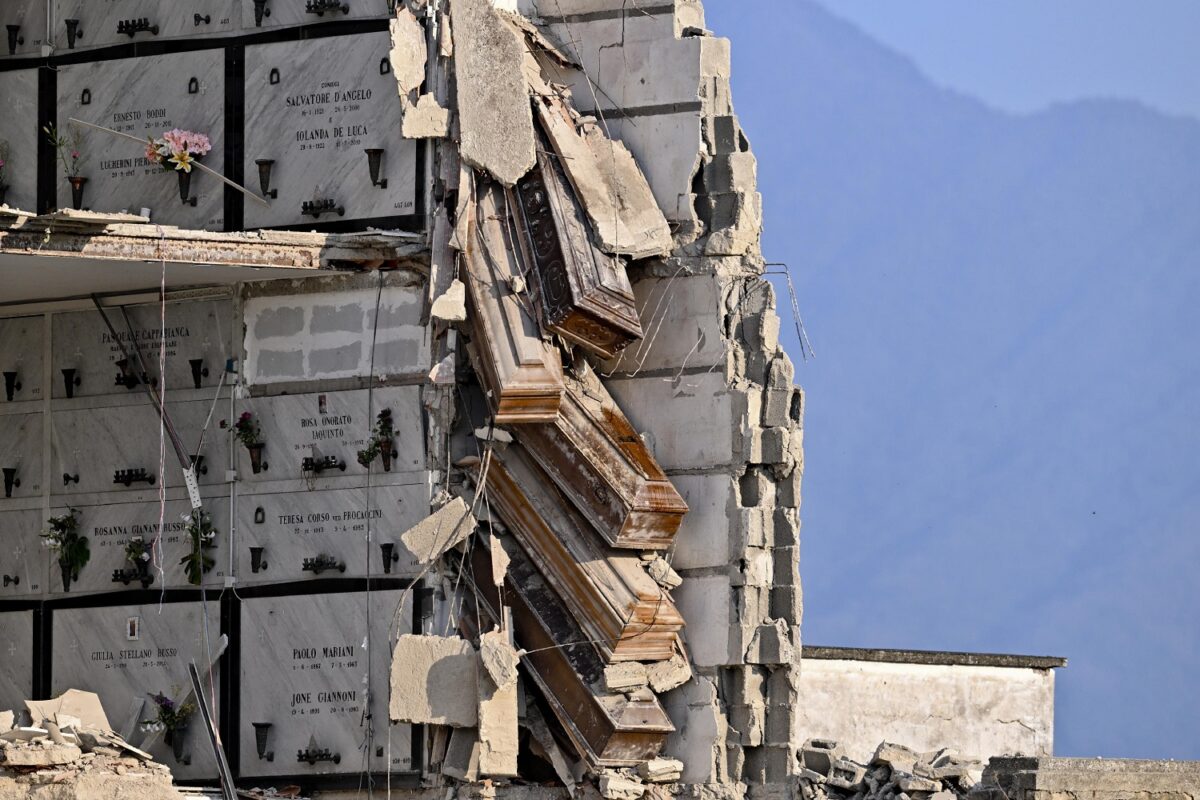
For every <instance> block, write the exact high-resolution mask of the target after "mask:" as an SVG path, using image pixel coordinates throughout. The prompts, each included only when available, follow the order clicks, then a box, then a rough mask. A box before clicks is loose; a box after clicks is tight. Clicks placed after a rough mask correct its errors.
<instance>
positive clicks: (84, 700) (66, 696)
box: [25, 689, 112, 731]
mask: <svg viewBox="0 0 1200 800" xmlns="http://www.w3.org/2000/svg"><path fill="white" fill-rule="evenodd" d="M25 707H26V708H27V709H28V710H29V718H30V720H31V721H32V722H33V723H34V724H35V725H37V724H39V723H40V722H41V721H42V720H47V719H48V720H53V719H54V718H55V715H57V714H69V715H70V716H73V717H77V718H78V719H79V721H80V723H81V724H82V725H83V726H84V727H87V728H94V729H96V730H101V731H108V730H112V725H111V724H110V723H109V721H108V716H107V715H106V714H105V713H104V706H103V705H101V704H100V696H99V695H97V694H96V693H95V692H85V691H82V690H80V689H68V690H67V691H65V692H63V693H62V694H60V695H59V696H58V697H54V698H51V699H50V700H26V701H25Z"/></svg>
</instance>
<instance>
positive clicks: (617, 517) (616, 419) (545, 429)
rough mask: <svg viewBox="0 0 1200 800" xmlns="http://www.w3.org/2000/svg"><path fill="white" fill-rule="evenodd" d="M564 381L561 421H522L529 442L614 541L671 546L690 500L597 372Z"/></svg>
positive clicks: (622, 544) (543, 465)
mask: <svg viewBox="0 0 1200 800" xmlns="http://www.w3.org/2000/svg"><path fill="white" fill-rule="evenodd" d="M564 380H565V382H566V388H567V390H566V393H565V394H564V395H563V402H562V406H561V407H560V408H559V411H558V416H557V417H556V418H555V420H554V422H550V423H540V424H537V425H525V426H522V427H521V429H520V430H519V431H518V437H519V438H520V441H521V444H522V445H524V446H525V449H526V450H528V451H529V454H530V455H532V456H533V457H534V459H535V460H536V461H537V462H538V465H539V466H541V468H542V469H543V470H545V471H546V474H547V475H549V476H550V477H551V478H552V479H553V480H554V483H555V485H557V486H558V488H559V489H560V490H561V491H562V493H563V494H565V495H566V496H567V497H568V498H570V500H571V502H572V503H574V504H575V507H576V508H577V509H578V510H579V513H581V514H582V515H583V516H584V517H585V518H586V519H587V521H588V522H589V523H591V525H592V527H593V528H595V529H596V531H597V532H599V534H600V535H601V536H602V537H604V540H605V541H606V542H608V544H610V545H612V546H613V547H627V548H632V549H636V550H665V549H667V548H669V547H670V546H671V542H672V541H673V540H674V538H675V533H676V532H677V531H678V530H679V524H680V523H681V522H682V521H683V515H684V514H686V513H687V510H688V509H687V504H686V503H685V502H684V501H683V498H682V497H680V496H679V492H677V491H676V490H675V487H674V486H673V485H672V484H671V481H670V479H668V478H667V476H666V474H665V473H664V472H663V471H662V468H661V467H660V466H659V465H658V462H657V461H655V460H654V456H652V455H651V454H650V450H649V448H647V447H646V444H645V442H643V441H642V437H641V436H639V435H638V433H637V431H636V430H634V428H633V426H632V425H631V424H630V423H629V420H628V419H627V418H626V417H625V415H624V414H623V413H621V409H620V408H618V407H617V404H616V403H615V402H614V401H613V399H612V397H611V396H610V395H609V394H608V391H607V390H605V388H604V386H603V384H601V382H600V380H599V379H598V378H597V377H596V375H595V373H592V372H590V371H588V372H585V373H583V374H581V375H578V376H575V375H572V374H571V373H567V375H566V376H565V378H564Z"/></svg>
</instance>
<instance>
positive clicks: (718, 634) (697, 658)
mask: <svg viewBox="0 0 1200 800" xmlns="http://www.w3.org/2000/svg"><path fill="white" fill-rule="evenodd" d="M674 597H675V605H676V607H677V608H678V609H679V612H680V614H682V615H683V619H684V621H685V622H686V624H687V625H686V627H685V628H684V631H683V635H684V637H685V638H686V639H687V644H688V649H689V650H690V652H691V655H692V663H694V664H695V665H696V666H698V667H717V666H725V665H727V664H739V663H741V660H742V659H741V653H739V652H738V651H737V649H736V648H735V644H736V641H735V640H736V639H738V638H740V637H735V636H733V635H731V632H732V631H733V630H734V629H736V628H737V625H738V622H737V620H736V619H735V618H734V616H733V613H734V608H735V605H734V604H735V596H734V590H733V587H732V585H731V584H730V581H729V578H727V577H724V576H708V577H699V576H696V577H692V576H686V575H685V576H684V581H683V585H682V586H680V587H679V588H678V589H676V590H675V593H674Z"/></svg>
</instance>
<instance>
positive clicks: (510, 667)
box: [479, 548, 521, 686]
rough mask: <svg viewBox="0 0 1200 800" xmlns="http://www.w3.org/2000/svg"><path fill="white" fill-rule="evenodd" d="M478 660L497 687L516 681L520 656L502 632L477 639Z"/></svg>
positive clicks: (487, 634) (489, 632)
mask: <svg viewBox="0 0 1200 800" xmlns="http://www.w3.org/2000/svg"><path fill="white" fill-rule="evenodd" d="M493 549H496V548H493ZM479 658H480V659H481V660H482V662H483V668H484V669H485V670H487V674H488V676H489V677H491V679H492V681H493V682H494V683H495V684H496V685H497V686H509V685H511V684H512V683H514V682H515V681H516V680H517V665H518V664H520V663H521V655H520V653H518V652H517V650H516V648H514V647H513V646H512V645H511V644H509V642H508V636H507V635H506V634H505V633H504V632H503V631H488V632H487V633H485V634H483V635H482V636H480V637H479Z"/></svg>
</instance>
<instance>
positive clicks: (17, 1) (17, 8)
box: [0, 0, 47, 100]
mask: <svg viewBox="0 0 1200 800" xmlns="http://www.w3.org/2000/svg"><path fill="white" fill-rule="evenodd" d="M46 3H47V0H4V2H2V3H0V26H2V27H3V30H0V35H3V36H4V38H3V39H0V58H22V57H25V58H28V57H29V56H36V55H38V54H40V53H41V50H42V45H43V44H45V42H46ZM9 25H19V26H20V30H19V31H17V42H16V43H15V44H16V47H15V49H14V51H11V52H10V51H9V49H8V26H9ZM21 40H24V41H21ZM11 74H12V73H11V72H8V73H5V80H6V81H7V80H8V76H9V75H11ZM35 85H36V84H35ZM5 88H7V87H5ZM36 97H37V94H36V93H35V94H34V98H35V100H36Z"/></svg>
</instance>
